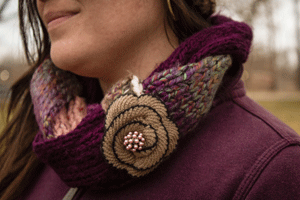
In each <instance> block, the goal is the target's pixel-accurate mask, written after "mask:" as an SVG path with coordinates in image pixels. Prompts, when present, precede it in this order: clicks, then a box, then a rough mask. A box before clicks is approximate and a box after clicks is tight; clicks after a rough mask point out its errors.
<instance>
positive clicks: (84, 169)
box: [31, 15, 252, 189]
mask: <svg viewBox="0 0 300 200" xmlns="http://www.w3.org/2000/svg"><path fill="white" fill-rule="evenodd" d="M211 22H212V24H213V26H212V27H210V28H207V29H204V30H202V31H200V32H199V33H196V34H195V35H193V36H191V37H190V38H188V39H187V40H186V41H184V42H183V43H181V44H180V46H179V47H178V48H177V49H176V50H175V51H174V52H173V53H172V55H171V56H170V57H169V58H168V59H167V60H166V61H164V62H163V63H161V64H160V65H159V66H158V67H157V68H156V69H155V70H154V71H153V72H152V73H151V75H150V76H149V77H148V78H146V79H145V80H143V81H140V80H138V78H137V77H136V76H134V75H131V76H129V77H128V78H126V79H124V80H121V81H120V82H118V83H117V84H116V85H114V86H113V87H112V88H111V90H110V91H109V92H108V93H107V94H105V96H104V97H103V98H101V99H98V100H95V99H97V98H94V100H91V99H93V98H89V97H91V96H93V95H94V96H98V97H101V94H99V93H101V91H100V90H91V89H90V90H89V83H93V84H95V79H92V78H86V77H80V76H78V75H74V74H72V73H70V72H66V71H63V70H61V69H58V68H56V67H55V66H54V65H53V63H52V62H51V60H50V59H48V60H45V62H44V63H43V64H42V65H41V66H39V67H38V68H37V69H36V71H35V73H34V75H33V77H32V80H31V96H32V101H33V105H34V112H35V116H36V120H37V123H38V125H39V127H40V130H39V132H38V133H37V135H36V137H35V139H34V141H33V149H34V152H35V153H36V154H37V156H38V158H39V159H40V160H41V161H42V162H44V163H45V164H47V165H49V166H51V167H52V168H53V169H54V170H55V172H56V173H57V174H58V175H59V176H60V178H61V179H62V180H63V181H64V182H65V183H66V184H67V185H68V186H70V187H89V188H97V189H99V188H100V189H101V188H114V187H120V186H122V185H124V184H126V183H127V182H129V181H133V180H135V179H137V178H141V177H143V176H145V175H147V174H149V173H151V171H153V170H155V169H156V168H157V167H158V166H159V165H160V164H161V163H163V161H164V160H166V158H168V157H169V156H171V155H172V152H173V151H174V150H175V149H176V146H177V145H178V142H180V141H181V140H180V139H181V138H182V137H184V136H185V135H186V134H189V133H193V134H201V132H196V131H194V132H193V130H194V129H195V127H197V125H198V124H199V122H200V121H201V120H202V119H203V117H205V115H206V114H207V113H208V112H209V110H210V108H211V106H212V104H213V102H214V98H215V95H216V93H217V90H218V88H219V86H220V84H221V83H222V84H226V77H227V76H230V74H229V71H232V69H233V70H234V71H242V70H239V69H242V64H243V63H244V62H245V61H246V60H247V57H248V54H249V51H250V46H251V41H252V31H251V28H250V27H249V26H248V25H246V24H244V23H239V22H235V21H232V20H231V19H229V18H226V17H223V16H219V15H217V16H213V17H211ZM228 69H229V70H228ZM226 71H227V75H225V77H224V74H225V73H226ZM223 77H224V79H223ZM91 85H92V84H90V86H91ZM91 87H93V86H91ZM226 87H227V86H226ZM78 98H79V99H81V102H82V100H83V101H84V103H82V104H80V106H79V107H80V108H79V111H78V112H77V113H75V114H74V112H73V115H72V116H73V118H74V121H77V122H76V123H75V122H74V124H73V125H72V128H71V129H70V131H69V132H67V133H66V132H65V133H63V131H62V132H61V133H60V134H59V135H55V134H54V132H55V130H57V129H58V130H62V129H60V128H59V127H60V126H61V125H62V124H63V123H60V124H59V127H58V126H57V123H56V122H57V121H59V120H58V119H60V118H59V117H57V116H59V113H60V112H61V110H66V112H68V109H69V110H71V107H72V108H73V107H74V101H77V100H78ZM74 116H75V117H74ZM78 119H80V120H78ZM220 134H221V133H220Z"/></svg>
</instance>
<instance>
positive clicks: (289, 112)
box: [258, 101, 300, 134]
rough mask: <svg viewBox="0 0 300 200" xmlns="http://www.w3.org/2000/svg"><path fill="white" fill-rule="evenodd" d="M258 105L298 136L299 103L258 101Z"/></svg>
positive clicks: (299, 124)
mask: <svg viewBox="0 0 300 200" xmlns="http://www.w3.org/2000/svg"><path fill="white" fill-rule="evenodd" d="M258 103H259V104H260V105H261V106H263V107H264V108H265V109H267V110H268V111H270V112H271V113H272V114H273V115H275V116H276V117H277V118H279V119H280V120H281V121H283V122H284V123H286V124H287V125H289V126H290V127H291V128H292V129H294V130H295V131H296V132H297V133H298V134H300V101H259V102H258Z"/></svg>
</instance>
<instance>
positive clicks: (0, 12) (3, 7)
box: [0, 0, 9, 22]
mask: <svg viewBox="0 0 300 200" xmlns="http://www.w3.org/2000/svg"><path fill="white" fill-rule="evenodd" d="M8 2H9V0H4V1H3V3H2V4H1V5H0V22H1V20H2V13H3V11H4V9H5V7H6V6H7V4H8Z"/></svg>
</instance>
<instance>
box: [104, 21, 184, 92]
mask: <svg viewBox="0 0 300 200" xmlns="http://www.w3.org/2000/svg"><path fill="white" fill-rule="evenodd" d="M166 31H167V34H168V36H167V35H166ZM166 31H165V28H163V30H161V31H159V32H157V33H156V34H153V35H151V37H149V38H144V39H143V42H141V43H140V45H138V46H135V47H134V48H132V49H129V50H128V51H130V52H127V53H125V54H124V57H122V58H120V59H119V60H117V61H116V62H114V66H113V68H110V70H111V73H107V74H109V76H106V77H100V78H99V83H100V85H101V88H102V91H103V92H104V94H106V93H107V91H108V90H109V89H110V88H111V87H112V86H113V85H114V84H115V83H116V82H117V81H119V80H121V79H124V78H126V77H127V76H129V75H132V74H133V75H136V76H137V77H138V78H139V79H140V80H144V79H146V78H147V77H148V76H149V75H150V74H151V72H152V71H153V70H154V69H155V68H156V67H157V66H158V65H159V64H160V63H161V62H163V61H165V60H166V59H167V58H168V57H169V56H170V55H171V54H172V52H173V51H174V49H175V48H177V47H178V45H179V44H178V39H177V37H176V36H175V34H174V33H173V32H172V30H171V29H170V28H167V27H166Z"/></svg>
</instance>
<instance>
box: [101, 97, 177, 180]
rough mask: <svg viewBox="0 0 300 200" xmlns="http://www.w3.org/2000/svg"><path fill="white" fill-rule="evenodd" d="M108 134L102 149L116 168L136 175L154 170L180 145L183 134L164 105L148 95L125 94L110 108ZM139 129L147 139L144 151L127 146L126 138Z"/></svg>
mask: <svg viewBox="0 0 300 200" xmlns="http://www.w3.org/2000/svg"><path fill="white" fill-rule="evenodd" d="M105 128H106V133H105V135H104V137H103V144H102V150H103V154H104V156H105V158H106V159H107V161H108V162H109V163H110V164H112V165H113V166H114V167H116V168H119V169H125V170H127V171H128V173H129V174H131V175H132V176H137V177H139V176H143V175H146V174H148V173H149V172H151V171H152V170H154V169H155V168H156V167H157V166H158V164H159V163H160V162H161V161H162V160H163V159H164V158H166V157H167V156H168V155H169V154H170V153H171V152H172V151H173V150H174V149H175V147H176V145H177V141H178V138H179V133H178V129H177V127H176V125H175V124H174V123H173V122H172V121H171V120H170V119H169V118H168V114H167V109H166V107H165V106H164V104H163V103H162V102H161V101H160V100H158V99H156V98H155V97H152V96H148V95H141V96H140V97H137V96H135V95H132V94H130V95H123V96H121V97H120V98H118V99H116V100H115V101H114V102H113V103H112V104H111V106H110V107H109V108H108V111H107V115H106V122H105ZM134 131H137V132H139V133H142V134H143V137H144V139H145V142H144V145H143V148H142V150H137V151H135V152H132V151H130V150H127V149H126V146H125V145H124V137H125V136H127V135H128V133H129V132H134Z"/></svg>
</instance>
